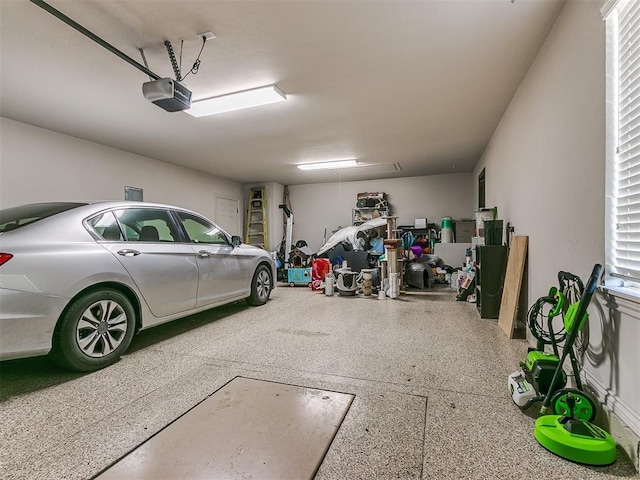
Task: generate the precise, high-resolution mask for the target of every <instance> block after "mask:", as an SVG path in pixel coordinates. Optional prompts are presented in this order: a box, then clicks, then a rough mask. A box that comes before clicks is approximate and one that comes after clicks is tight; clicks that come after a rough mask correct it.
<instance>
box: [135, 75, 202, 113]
mask: <svg viewBox="0 0 640 480" xmlns="http://www.w3.org/2000/svg"><path fill="white" fill-rule="evenodd" d="M142 94H143V95H144V98H146V99H147V100H149V101H150V102H151V103H153V104H155V105H157V106H159V107H160V108H163V109H165V110H166V111H167V112H180V111H182V110H187V109H188V108H190V107H191V92H190V91H189V90H187V89H186V88H185V87H184V86H182V85H181V84H180V83H178V82H176V81H174V80H173V79H172V78H161V79H160V80H153V81H151V82H145V83H143V84H142Z"/></svg>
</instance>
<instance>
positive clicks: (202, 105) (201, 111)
mask: <svg viewBox="0 0 640 480" xmlns="http://www.w3.org/2000/svg"><path fill="white" fill-rule="evenodd" d="M286 99H287V95H286V94H285V93H284V92H283V91H282V90H280V89H279V88H278V87H277V86H276V85H269V86H266V87H259V88H252V89H251V90H244V91H242V92H235V93H229V94H226V95H220V96H218V97H211V98H205V99H202V100H194V101H193V102H191V108H190V109H189V110H185V111H186V112H187V113H188V114H189V115H193V116H194V117H204V116H207V115H216V114H218V113H224V112H232V111H234V110H242V109H244V108H250V107H257V106H259V105H267V104H269V103H276V102H283V101H285V100H286Z"/></svg>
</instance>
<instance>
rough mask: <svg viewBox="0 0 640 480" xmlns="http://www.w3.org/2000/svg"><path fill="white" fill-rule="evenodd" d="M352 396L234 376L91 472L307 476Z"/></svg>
mask: <svg viewBox="0 0 640 480" xmlns="http://www.w3.org/2000/svg"><path fill="white" fill-rule="evenodd" d="M353 398H354V396H353V395H349V394H344V393H337V392H330V391H325V390H316V389H311V388H304V387H297V386H292V385H285V384H281V383H273V382H267V381H263V380H255V379H250V378H243V377H236V378H234V379H233V380H232V381H231V382H229V383H228V384H227V385H225V386H224V387H222V388H221V389H220V390H218V391H217V392H216V393H214V394H213V395H212V396H210V397H209V398H207V399H206V400H205V401H203V402H202V403H200V404H198V405H197V406H196V407H194V408H193V409H191V410H189V411H188V412H187V413H186V414H184V415H183V416H181V417H180V418H178V419H177V420H176V421H174V422H173V423H171V424H170V425H168V426H167V427H166V428H164V429H163V430H161V431H160V432H159V433H158V434H156V435H155V436H153V437H151V438H150V439H149V440H148V441H146V442H145V443H143V444H142V445H140V446H139V447H138V448H136V449H135V450H133V451H132V452H131V453H129V454H128V455H127V456H125V457H124V458H122V459H121V460H120V461H118V462H117V463H116V464H114V465H113V466H112V467H111V468H109V469H108V470H106V471H104V472H103V473H102V474H100V475H99V476H98V477H96V478H98V479H100V480H107V479H117V480H122V479H123V478H126V479H128V480H132V479H153V480H157V479H172V480H179V479H189V480H191V479H217V478H255V479H261V480H265V479H284V478H286V479H311V478H313V477H314V476H315V474H316V472H317V470H318V468H319V467H320V463H321V462H322V460H323V458H324V456H325V454H326V452H327V450H328V449H329V446H330V444H331V442H332V440H333V438H334V436H335V434H336V432H337V430H338V428H339V427H340V425H341V423H342V420H343V419H344V416H345V415H346V413H347V411H348V409H349V407H350V405H351V402H352V401H353Z"/></svg>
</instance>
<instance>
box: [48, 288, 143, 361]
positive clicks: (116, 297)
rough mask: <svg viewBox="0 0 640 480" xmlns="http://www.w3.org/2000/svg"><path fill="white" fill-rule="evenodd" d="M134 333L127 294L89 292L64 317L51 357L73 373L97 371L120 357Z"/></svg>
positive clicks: (131, 307) (105, 291) (132, 314)
mask: <svg viewBox="0 0 640 480" xmlns="http://www.w3.org/2000/svg"><path fill="white" fill-rule="evenodd" d="M134 330H135V312H134V310H133V306H132V305H131V302H130V301H129V299H128V298H127V297H126V296H125V295H123V294H122V293H120V292H119V291H117V290H113V289H102V290H95V291H92V292H88V293H86V294H84V295H82V296H81V297H79V298H78V299H77V300H75V301H74V302H73V304H72V305H71V306H70V307H69V308H68V309H67V311H66V313H65V314H64V315H63V317H62V319H61V323H60V326H59V329H58V330H57V332H56V335H55V336H54V344H53V351H52V357H53V359H54V361H55V362H57V363H58V364H60V365H61V366H63V367H65V368H70V369H72V370H79V371H85V372H88V371H93V370H98V369H100V368H104V367H106V366H108V365H111V364H112V363H114V362H116V361H117V360H118V358H120V356H121V355H122V354H123V353H124V351H125V350H126V349H127V348H128V347H129V344H130V343H131V339H132V338H133V334H134Z"/></svg>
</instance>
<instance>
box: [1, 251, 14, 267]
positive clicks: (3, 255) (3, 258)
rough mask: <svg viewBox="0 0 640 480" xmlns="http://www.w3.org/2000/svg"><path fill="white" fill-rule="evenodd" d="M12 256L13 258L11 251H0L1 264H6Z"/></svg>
mask: <svg viewBox="0 0 640 480" xmlns="http://www.w3.org/2000/svg"><path fill="white" fill-rule="evenodd" d="M11 258H13V255H11V254H10V253H0V265H4V264H5V263H7V262H8V261H9V260H11Z"/></svg>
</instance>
